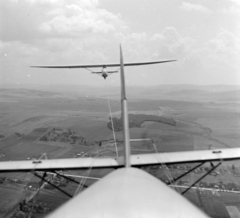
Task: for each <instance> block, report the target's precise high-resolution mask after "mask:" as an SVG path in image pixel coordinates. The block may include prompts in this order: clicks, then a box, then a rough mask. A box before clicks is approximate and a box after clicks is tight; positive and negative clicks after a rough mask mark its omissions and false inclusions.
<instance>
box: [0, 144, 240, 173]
mask: <svg viewBox="0 0 240 218" xmlns="http://www.w3.org/2000/svg"><path fill="white" fill-rule="evenodd" d="M237 159H240V148H231V149H218V150H204V151H186V152H168V153H157V154H156V153H154V154H140V155H131V165H132V166H134V165H135V166H141V165H154V164H160V163H166V164H170V163H190V162H199V161H217V160H224V161H227V160H237ZM123 163H124V162H123V157H118V158H69V159H52V160H31V161H30V160H28V161H4V162H0V171H24V170H44V169H49V170H51V169H80V168H89V167H92V168H101V167H103V168H104V167H119V166H123Z"/></svg>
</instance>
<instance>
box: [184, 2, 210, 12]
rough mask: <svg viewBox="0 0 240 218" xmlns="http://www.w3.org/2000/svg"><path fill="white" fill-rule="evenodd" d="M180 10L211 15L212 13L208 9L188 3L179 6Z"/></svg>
mask: <svg viewBox="0 0 240 218" xmlns="http://www.w3.org/2000/svg"><path fill="white" fill-rule="evenodd" d="M180 9H182V10H185V11H198V12H201V13H211V12H212V11H211V10H210V9H208V8H207V7H205V6H202V5H199V4H191V3H188V2H183V3H182V5H181V6H180Z"/></svg>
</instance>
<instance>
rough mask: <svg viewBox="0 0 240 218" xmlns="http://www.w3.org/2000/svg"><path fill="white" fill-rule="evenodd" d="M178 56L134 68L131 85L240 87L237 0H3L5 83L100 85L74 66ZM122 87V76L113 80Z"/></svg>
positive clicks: (0, 25) (0, 27)
mask: <svg viewBox="0 0 240 218" xmlns="http://www.w3.org/2000/svg"><path fill="white" fill-rule="evenodd" d="M119 43H121V44H122V47H123V53H124V61H125V62H135V61H151V60H167V59H177V60H178V61H177V62H173V63H167V64H161V65H155V66H144V67H140V66H137V67H131V68H130V67H129V68H127V69H126V70H125V71H126V78H127V82H128V84H130V85H145V86H152V85H160V84H199V85H211V84H232V85H240V74H239V73H240V72H239V71H240V0H211V1H210V0H121V1H114V0H1V1H0V84H9V83H10V84H66V85H70V84H74V85H77V84H79V85H81V84H85V85H86V84H87V85H101V84H103V83H104V80H103V78H101V77H99V76H97V75H92V74H90V73H89V72H88V71H86V70H84V69H75V70H68V69H66V70H59V69H34V68H30V67H29V66H31V65H71V64H74V65H76V64H79V65H80V64H96V63H115V62H117V63H118V62H119ZM108 82H109V83H110V84H111V85H119V75H111V76H109V77H108Z"/></svg>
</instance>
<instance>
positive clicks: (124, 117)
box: [120, 44, 131, 167]
mask: <svg viewBox="0 0 240 218" xmlns="http://www.w3.org/2000/svg"><path fill="white" fill-rule="evenodd" d="M120 77H121V106H122V122H123V142H124V148H125V149H124V151H125V155H124V157H125V160H124V164H125V167H130V166H131V163H130V155H131V154H130V142H129V121H128V107H127V98H126V88H125V78H124V63H123V55H122V47H121V44H120Z"/></svg>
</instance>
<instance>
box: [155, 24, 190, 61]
mask: <svg viewBox="0 0 240 218" xmlns="http://www.w3.org/2000/svg"><path fill="white" fill-rule="evenodd" d="M151 40H152V41H155V42H156V43H157V44H158V48H159V49H158V51H157V53H156V54H155V55H157V56H158V57H173V56H174V57H183V56H185V55H188V54H189V53H191V50H192V48H193V47H194V45H195V40H194V39H192V38H190V37H182V36H181V35H180V34H179V33H178V31H177V30H176V29H175V28H174V27H166V28H165V29H164V30H163V31H162V33H156V34H154V35H153V36H152V37H151Z"/></svg>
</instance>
